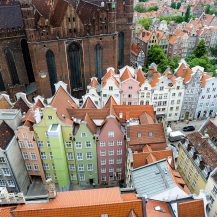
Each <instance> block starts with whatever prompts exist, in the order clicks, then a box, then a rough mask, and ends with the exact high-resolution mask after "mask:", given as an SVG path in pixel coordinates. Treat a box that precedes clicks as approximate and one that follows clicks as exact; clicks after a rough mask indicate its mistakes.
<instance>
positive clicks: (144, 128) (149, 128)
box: [127, 124, 166, 145]
mask: <svg viewBox="0 0 217 217" xmlns="http://www.w3.org/2000/svg"><path fill="white" fill-rule="evenodd" d="M150 133H151V134H152V135H150ZM127 134H128V138H130V141H128V144H129V145H139V144H141V145H145V144H152V143H165V142H166V138H165V135H164V128H163V124H147V125H135V126H129V127H127ZM138 134H140V135H141V137H138Z"/></svg>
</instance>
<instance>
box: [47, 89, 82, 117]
mask: <svg viewBox="0 0 217 217" xmlns="http://www.w3.org/2000/svg"><path fill="white" fill-rule="evenodd" d="M50 105H51V106H52V107H54V108H56V109H57V115H58V117H59V118H60V119H61V120H64V118H63V116H65V117H67V118H70V117H69V116H68V112H67V109H71V108H78V106H77V104H76V102H75V100H74V98H73V97H72V96H71V95H70V94H69V93H68V92H67V91H66V90H65V89H64V88H63V87H62V86H60V87H59V88H58V90H57V91H56V93H55V95H54V97H53V99H52V101H51V103H50Z"/></svg>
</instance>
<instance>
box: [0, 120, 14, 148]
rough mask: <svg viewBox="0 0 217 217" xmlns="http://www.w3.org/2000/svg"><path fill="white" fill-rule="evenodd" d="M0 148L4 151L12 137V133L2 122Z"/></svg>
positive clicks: (0, 126) (0, 125)
mask: <svg viewBox="0 0 217 217" xmlns="http://www.w3.org/2000/svg"><path fill="white" fill-rule="evenodd" d="M0 132H1V133H0V148H1V149H3V150H5V149H6V148H7V146H8V144H9V143H10V141H11V140H12V138H13V137H14V131H13V130H12V129H11V128H10V127H9V126H8V125H7V124H6V123H5V122H4V121H3V122H2V123H1V124H0Z"/></svg>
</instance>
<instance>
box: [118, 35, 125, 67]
mask: <svg viewBox="0 0 217 217" xmlns="http://www.w3.org/2000/svg"><path fill="white" fill-rule="evenodd" d="M123 64H124V33H123V32H119V33H118V66H123Z"/></svg>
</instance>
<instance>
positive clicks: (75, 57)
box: [68, 43, 82, 90]
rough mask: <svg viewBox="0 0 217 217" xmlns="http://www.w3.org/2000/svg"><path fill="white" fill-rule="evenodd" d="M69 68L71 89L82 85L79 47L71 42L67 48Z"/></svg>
mask: <svg viewBox="0 0 217 217" xmlns="http://www.w3.org/2000/svg"><path fill="white" fill-rule="evenodd" d="M68 59H69V68H70V72H71V76H70V81H71V89H72V90H73V89H74V88H80V87H82V82H81V47H80V45H78V44H77V43H71V44H70V45H69V48H68Z"/></svg>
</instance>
